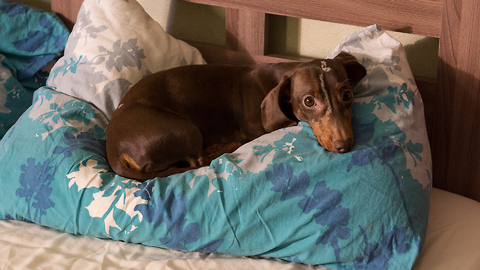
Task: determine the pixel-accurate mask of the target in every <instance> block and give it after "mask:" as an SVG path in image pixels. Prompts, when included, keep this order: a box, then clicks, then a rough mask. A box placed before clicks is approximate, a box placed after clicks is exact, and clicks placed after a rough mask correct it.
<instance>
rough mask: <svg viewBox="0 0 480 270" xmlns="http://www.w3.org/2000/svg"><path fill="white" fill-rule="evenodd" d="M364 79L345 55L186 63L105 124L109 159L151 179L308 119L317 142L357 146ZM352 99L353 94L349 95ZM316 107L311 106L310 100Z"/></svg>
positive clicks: (132, 95) (138, 90)
mask: <svg viewBox="0 0 480 270" xmlns="http://www.w3.org/2000/svg"><path fill="white" fill-rule="evenodd" d="M364 76H365V69H364V68H363V66H361V65H360V64H359V63H358V62H357V61H356V59H355V58H354V57H353V56H351V55H350V54H347V53H343V52H342V53H340V54H339V56H337V57H336V58H335V59H327V60H313V61H311V62H307V63H279V64H262V65H257V66H213V65H203V66H184V67H179V68H174V69H170V70H166V71H162V72H158V73H155V74H152V75H150V76H148V77H146V78H144V79H142V80H141V81H139V82H138V83H137V84H136V85H134V86H133V87H132V89H130V90H129V91H128V92H127V94H126V95H125V96H124V98H123V99H122V101H121V103H120V105H119V106H118V108H117V110H116V111H115V113H114V114H113V116H112V119H111V120H110V123H109V125H108V127H107V158H108V162H109V163H110V165H111V167H112V168H113V170H114V171H115V172H116V173H117V174H119V175H121V176H124V177H129V178H133V179H138V180H142V181H143V180H147V179H151V178H154V177H163V176H167V175H171V174H174V173H179V172H184V171H186V170H189V169H193V168H198V167H201V166H205V165H208V164H209V163H210V162H211V160H213V159H215V158H217V157H218V156H220V155H222V154H224V153H227V152H232V151H234V150H235V149H236V148H237V147H239V146H240V145H241V144H242V143H245V142H248V141H250V140H253V139H255V138H257V137H259V136H260V135H262V134H265V133H267V132H270V131H273V130H276V129H279V128H284V127H287V126H291V125H294V124H296V123H297V122H298V121H299V120H301V121H307V122H309V123H310V125H311V126H312V128H313V130H314V134H315V136H316V137H317V139H318V141H319V143H320V144H321V145H322V146H323V147H324V148H326V149H327V150H330V151H335V152H346V151H349V149H350V148H351V146H352V145H353V132H352V127H351V119H350V118H351V103H352V101H351V99H349V100H348V101H344V98H345V96H344V95H345V92H349V93H351V88H352V87H353V86H354V85H355V84H356V83H358V81H360V79H361V78H363V77H364ZM346 95H347V97H349V96H348V95H349V94H346ZM307 96H309V97H313V100H314V102H315V106H312V107H307V106H305V97H307Z"/></svg>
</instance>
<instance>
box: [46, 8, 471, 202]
mask: <svg viewBox="0 0 480 270" xmlns="http://www.w3.org/2000/svg"><path fill="white" fill-rule="evenodd" d="M178 1H188V2H194V3H201V4H208V5H215V6H222V7H225V8H226V22H225V28H226V46H225V47H223V46H215V45H209V44H204V43H198V42H191V44H192V45H194V46H196V47H197V48H198V49H199V50H200V51H201V52H202V54H203V55H204V58H205V59H206V60H207V62H210V63H233V64H249V63H255V62H279V61H288V60H286V59H285V58H283V57H280V56H278V55H276V56H273V55H266V52H265V44H266V39H265V35H266V31H267V29H266V25H267V23H266V18H267V17H266V14H278V15H285V16H291V17H300V18H308V19H314V20H322V21H330V22H336V23H344V24H351V25H357V26H367V25H371V24H378V25H379V26H380V27H381V28H382V29H386V30H394V31H401V32H408V33H414V34H420V35H425V36H431V37H438V38H439V40H440V49H439V52H438V57H439V61H438V62H439V69H438V76H437V80H436V81H432V80H428V79H425V78H416V81H417V85H418V87H419V89H420V92H421V93H422V97H423V100H424V104H425V116H426V121H427V129H428V133H429V138H430V144H431V147H432V155H433V186H434V187H437V188H440V189H444V190H448V191H451V192H454V193H457V194H461V195H464V196H467V197H470V198H473V199H476V200H479V201H480V46H478V44H480V35H478V29H479V28H480V1H478V0H403V1H394V0H356V1H352V0H296V1H290V0H262V1H258V0H178ZM82 2H83V0H52V1H51V3H52V10H53V11H55V12H56V13H58V14H59V15H60V16H61V18H62V19H63V20H64V21H65V22H66V24H67V26H69V27H72V26H73V24H74V22H75V20H76V16H77V13H78V10H79V8H80V5H81V3H82Z"/></svg>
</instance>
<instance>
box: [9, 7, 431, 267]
mask: <svg viewBox="0 0 480 270" xmlns="http://www.w3.org/2000/svg"><path fill="white" fill-rule="evenodd" d="M93 2H94V3H95V4H96V3H97V1H86V2H85V3H84V6H83V8H82V13H81V14H92V16H93V13H92V12H93V11H92V12H89V11H90V10H96V9H97V8H99V9H105V10H108V9H109V8H111V7H113V6H116V5H120V4H122V5H124V6H125V9H124V10H121V12H122V13H118V14H124V12H127V11H131V10H132V9H134V7H136V6H137V4H136V3H135V2H134V1H133V0H130V1H128V2H125V1H121V0H117V1H113V0H109V1H100V2H99V5H98V6H96V5H94V4H93ZM106 3H108V4H106ZM104 4H105V5H104ZM105 12H106V11H105ZM134 14H135V13H134ZM142 14H143V13H142ZM143 16H146V15H143ZM92 18H93V17H92ZM102 18H103V17H102ZM132 19H135V20H136V18H132V17H130V20H132ZM92 24H93V25H97V24H94V22H92ZM95 27H98V25H97V26H95ZM123 28H126V27H125V26H124V27H123ZM123 28H122V29H123ZM95 29H97V28H95ZM72 35H73V36H75V33H73V34H72ZM100 35H102V34H101V33H99V34H98V37H99V38H100ZM111 40H112V42H113V43H114V42H115V41H116V40H118V38H117V37H113V38H111ZM93 41H95V40H93ZM112 45H113V44H112V43H102V44H101V45H98V46H103V47H104V48H108V47H107V46H112ZM92 46H93V45H92ZM98 46H97V47H98ZM357 48H361V49H358V50H357ZM139 49H141V47H140V48H139ZM340 49H342V50H347V51H351V52H353V53H354V54H355V55H356V56H357V57H358V59H359V60H360V61H361V62H362V63H363V64H364V65H365V66H366V67H367V69H368V70H369V74H368V75H367V77H366V78H365V79H364V80H363V81H362V83H361V84H360V85H359V86H358V87H357V88H356V89H355V92H356V93H357V95H358V97H359V98H357V99H356V100H355V103H354V105H353V114H354V118H353V123H354V133H355V139H356V145H355V146H354V149H353V151H352V152H350V153H345V154H336V153H331V152H328V151H325V150H324V149H323V148H322V147H321V146H320V145H319V144H318V142H317V140H316V138H315V136H314V135H313V132H312V129H311V128H310V126H309V125H308V124H307V123H300V124H299V125H298V126H295V127H289V128H286V129H281V130H277V131H275V132H272V133H270V134H266V135H264V136H262V137H260V138H258V139H256V140H254V141H252V142H250V143H247V144H245V145H243V146H242V147H241V148H239V149H238V150H237V151H235V152H234V153H232V154H225V155H223V156H221V157H219V158H218V159H216V160H214V161H213V162H212V163H211V165H210V166H209V167H203V168H200V169H198V170H192V171H189V172H186V173H183V174H177V175H173V176H170V177H166V178H156V179H153V180H149V181H146V182H144V183H140V182H137V181H134V180H130V179H126V178H123V177H120V176H118V175H116V174H115V173H113V172H112V171H111V169H110V167H109V166H108V163H107V161H106V158H105V132H104V129H105V127H106V125H107V122H108V116H105V115H104V114H103V112H102V111H101V110H98V109H97V108H96V106H93V105H92V104H90V103H88V102H86V101H82V100H80V99H76V98H72V97H70V96H67V95H64V94H62V93H60V92H58V91H61V92H63V91H65V88H67V90H68V89H70V88H71V87H72V85H71V84H70V83H65V87H64V85H63V83H62V84H60V83H57V84H56V87H57V90H58V91H54V90H53V89H51V88H48V87H46V88H42V89H40V90H39V91H38V92H37V94H36V98H35V100H36V102H35V104H34V105H33V106H32V107H31V108H30V109H29V110H28V111H27V112H26V114H24V116H23V117H22V118H21V119H20V120H19V122H17V124H16V125H15V126H14V128H13V129H11V130H10V131H9V133H8V134H7V138H6V139H5V140H3V141H2V142H0V151H1V152H0V153H1V154H0V175H1V176H2V177H0V182H1V185H2V187H3V188H2V191H1V192H2V194H1V195H2V196H0V218H2V219H17V220H24V221H30V222H35V223H38V224H42V225H45V226H49V227H53V228H56V229H60V230H64V231H67V232H70V233H73V234H83V235H90V236H95V237H100V238H109V239H115V240H122V241H126V242H133V243H141V244H144V245H149V246H156V247H162V248H169V249H175V250H183V251H196V252H216V253H225V254H231V255H261V256H268V257H277V258H282V259H284V260H289V261H294V262H302V263H306V264H311V265H323V266H326V267H329V268H333V269H348V268H357V269H367V268H368V269H372V268H373V269H408V268H410V267H411V266H412V264H413V262H414V260H415V258H416V256H417V255H418V253H419V251H420V249H421V248H422V246H423V243H424V240H425V231H426V225H427V219H428V209H429V196H430V187H431V185H430V184H431V179H430V171H431V157H430V150H429V146H428V140H427V136H426V130H425V124H424V120H423V108H422V101H421V97H420V95H419V93H418V90H417V88H416V86H415V84H414V81H413V79H412V74H411V72H410V70H409V67H408V64H407V62H406V57H405V53H404V51H403V48H402V46H401V44H400V43H398V42H397V41H395V40H393V38H391V37H390V36H388V34H386V33H385V32H384V31H382V30H380V29H378V28H377V27H376V26H372V27H369V28H365V29H363V30H362V31H360V32H358V33H355V34H353V35H352V36H351V37H350V38H349V39H347V41H346V42H345V43H344V44H342V45H341V46H340V47H339V50H340ZM102 51H103V49H102ZM139 56H141V55H140V54H137V57H139ZM78 59H80V58H78ZM82 59H83V57H82ZM89 59H90V58H89ZM142 59H143V58H142ZM147 59H148V60H149V61H153V59H150V57H147V58H145V60H147ZM61 61H62V60H61ZM97 61H98V62H100V60H97ZM105 61H106V60H105ZM67 62H68V61H67ZM93 63H96V61H94V62H93ZM103 67H105V68H106V65H104V66H103ZM142 67H143V62H142ZM77 70H78V69H77ZM134 70H135V69H134ZM92 72H98V70H97V69H95V70H92ZM102 72H103V73H105V74H108V73H107V72H106V71H103V70H102ZM152 72H153V70H152ZM90 74H92V73H90ZM74 75H75V73H74V74H72V75H71V78H72V79H73V77H75V76H74ZM79 75H80V77H84V75H82V74H79ZM57 76H60V75H57ZM112 76H113V75H112ZM88 91H91V90H88ZM88 91H87V92H86V96H89V95H90V94H91V93H89V92H88ZM102 93H103V91H102ZM114 93H115V91H112V92H111V93H110V96H111V98H116V97H113V96H114ZM116 94H117V95H122V91H118V89H117V91H116ZM80 98H81V97H80ZM19 142H23V144H21V143H19ZM32 146H34V147H32Z"/></svg>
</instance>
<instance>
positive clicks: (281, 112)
mask: <svg viewBox="0 0 480 270" xmlns="http://www.w3.org/2000/svg"><path fill="white" fill-rule="evenodd" d="M290 97H291V79H290V77H287V76H284V77H283V79H282V81H281V82H280V83H279V84H278V85H277V86H276V87H275V88H273V89H272V90H271V91H270V93H268V95H267V96H266V97H265V98H264V99H263V102H262V106H261V108H262V125H263V128H265V130H266V131H267V132H272V131H274V130H277V129H280V128H284V127H288V126H292V125H294V124H296V123H297V121H298V120H297V119H296V117H295V115H294V114H293V108H292V104H291V101H290Z"/></svg>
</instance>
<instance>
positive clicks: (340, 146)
mask: <svg viewBox="0 0 480 270" xmlns="http://www.w3.org/2000/svg"><path fill="white" fill-rule="evenodd" d="M352 145H353V140H352V139H348V140H346V141H341V140H337V141H335V142H334V143H333V146H334V147H335V150H336V151H337V152H338V153H346V152H349V151H350V149H351V148H352Z"/></svg>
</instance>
